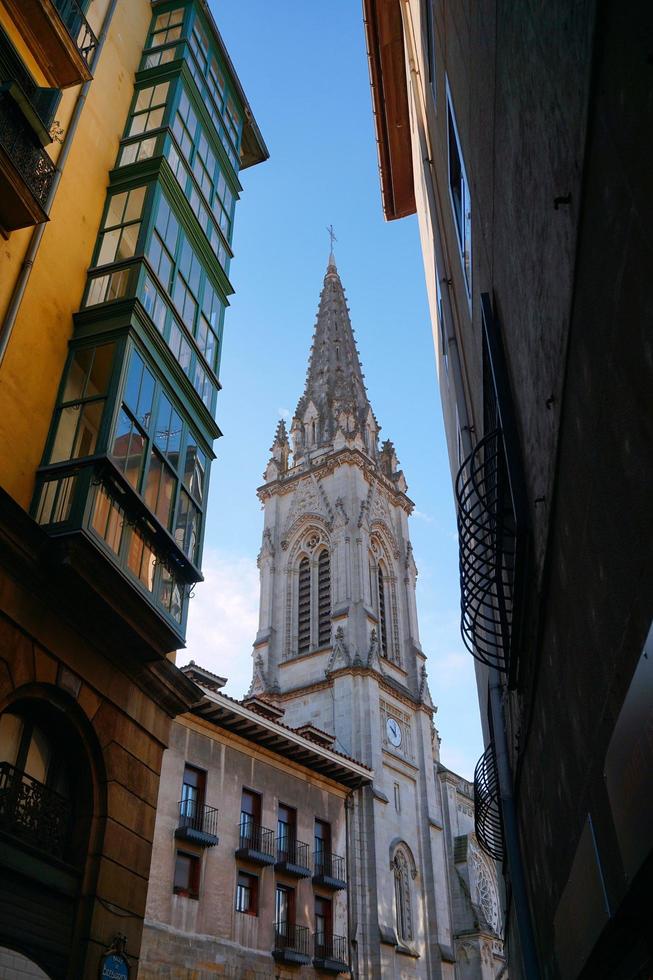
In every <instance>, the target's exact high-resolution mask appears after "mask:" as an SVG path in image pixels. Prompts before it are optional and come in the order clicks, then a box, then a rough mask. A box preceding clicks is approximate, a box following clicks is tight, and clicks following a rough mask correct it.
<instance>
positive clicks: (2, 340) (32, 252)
mask: <svg viewBox="0 0 653 980" xmlns="http://www.w3.org/2000/svg"><path fill="white" fill-rule="evenodd" d="M117 3H118V0H110V3H109V6H108V8H107V12H106V14H105V15H104V20H103V22H102V29H101V31H100V34H99V37H98V43H97V48H96V49H95V55H94V57H93V66H94V67H95V65H97V63H98V61H99V60H100V55H101V53H102V48H103V47H104V42H105V41H106V38H107V35H108V33H109V27H110V25H111V19H112V17H113V14H114V11H115V9H116V6H117ZM92 81H93V79H90V80H89V81H88V82H84V84H83V85H82V87H81V89H80V90H79V95H78V96H77V101H76V102H75V106H74V108H73V111H72V115H71V117H70V122H69V123H68V129H67V131H66V136H65V138H64V141H63V145H62V147H61V152H60V153H59V157H58V158H57V162H56V165H55V174H54V179H53V181H52V186H51V187H50V193H49V194H48V198H47V201H46V203H45V210H46V211H47V212H48V213H49V212H50V208H51V207H52V204H53V202H54V197H55V194H56V193H57V188H58V187H59V184H60V183H61V177H62V173H63V168H64V166H65V164H66V160H67V159H68V154H69V153H70V148H71V146H72V144H73V140H74V138H75V133H76V131H77V126H78V125H79V120H80V117H81V114H82V111H83V109H84V105H85V104H86V97H87V95H88V90H89V88H90V86H91V82H92ZM46 226H47V222H45V221H44V222H42V223H41V224H40V225H37V226H36V228H35V229H34V231H33V232H32V237H31V238H30V243H29V245H28V247H27V252H26V253H25V258H24V259H23V262H22V265H21V267H20V272H19V273H18V278H17V279H16V283H15V285H14V288H13V291H12V293H11V299H10V300H9V305H8V306H7V312H6V313H5V316H4V319H3V321H2V326H0V366H1V365H2V362H3V360H4V356H5V354H6V352H7V347H8V346H9V341H10V340H11V335H12V333H13V330H14V326H15V325H16V318H17V317H18V311H19V309H20V304H21V303H22V301H23V297H24V295H25V290H26V289H27V283H28V282H29V277H30V276H31V274H32V269H33V268H34V261H35V259H36V254H37V252H38V250H39V247H40V245H41V239H42V238H43V235H44V233H45V229H46Z"/></svg>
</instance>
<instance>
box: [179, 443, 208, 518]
mask: <svg viewBox="0 0 653 980" xmlns="http://www.w3.org/2000/svg"><path fill="white" fill-rule="evenodd" d="M205 473H206V456H205V455H204V453H203V452H202V450H201V449H200V448H199V447H198V446H197V445H195V444H194V443H189V445H188V446H187V447H186V462H185V466H184V482H185V484H186V486H187V487H188V489H189V490H190V492H191V493H192V494H193V496H194V497H195V499H196V500H198V501H199V502H200V503H202V498H203V495H204V475H205Z"/></svg>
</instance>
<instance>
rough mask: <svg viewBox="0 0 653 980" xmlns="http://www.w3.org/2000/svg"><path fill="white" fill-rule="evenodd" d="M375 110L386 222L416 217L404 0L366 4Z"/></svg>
mask: <svg viewBox="0 0 653 980" xmlns="http://www.w3.org/2000/svg"><path fill="white" fill-rule="evenodd" d="M363 22H364V25H365V41H366V45H367V61H368V68H369V73H370V88H371V90H372V112H373V115H374V128H375V131H376V146H377V153H378V160H379V175H380V179H381V197H382V201H383V214H384V216H385V218H386V220H387V221H393V220H394V219H396V218H404V217H406V216H407V215H409V214H415V211H416V204H415V185H414V180H413V157H412V147H411V136H410V116H409V110H408V86H407V82H406V59H405V54H404V39H403V29H402V22H401V6H400V0H363Z"/></svg>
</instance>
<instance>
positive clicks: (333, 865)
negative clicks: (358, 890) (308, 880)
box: [313, 851, 347, 884]
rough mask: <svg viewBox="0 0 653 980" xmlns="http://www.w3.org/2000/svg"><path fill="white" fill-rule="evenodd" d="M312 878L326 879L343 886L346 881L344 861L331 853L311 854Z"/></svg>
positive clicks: (317, 852) (318, 852) (319, 852)
mask: <svg viewBox="0 0 653 980" xmlns="http://www.w3.org/2000/svg"><path fill="white" fill-rule="evenodd" d="M313 876H314V877H315V878H326V879H330V880H331V881H334V882H336V881H337V882H341V883H342V884H344V883H345V882H346V881H347V877H346V868H345V859H344V858H343V857H340V855H339V854H332V853H331V851H315V852H314V853H313Z"/></svg>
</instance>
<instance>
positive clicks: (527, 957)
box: [401, 0, 540, 980]
mask: <svg viewBox="0 0 653 980" xmlns="http://www.w3.org/2000/svg"><path fill="white" fill-rule="evenodd" d="M401 13H402V22H403V27H404V38H405V41H406V51H407V55H408V61H409V68H410V76H411V83H412V88H413V93H414V95H415V100H414V104H415V109H416V113H415V118H416V124H417V131H418V135H419V152H420V156H421V158H422V162H423V165H424V171H425V180H424V186H425V188H426V196H427V199H428V207H429V213H430V217H431V225H432V228H433V244H434V252H435V264H436V269H435V270H434V272H435V274H436V275H437V270H438V269H440V270H442V272H443V274H444V278H443V281H442V283H441V286H445V285H447V286H448V285H449V277H448V276H447V275H446V272H445V270H446V269H449V268H450V265H449V263H448V262H445V256H444V247H443V242H442V236H441V234H440V225H439V221H438V216H439V214H441V213H442V211H441V209H439V208H438V206H437V204H438V202H437V201H436V195H435V188H434V184H435V182H434V180H433V179H432V171H431V168H432V162H431V154H430V151H429V145H428V140H427V135H426V125H425V116H426V109H425V106H424V101H423V93H422V84H421V78H420V73H419V71H418V68H417V59H416V56H415V39H414V36H413V32H412V24H411V19H410V0H403V2H402V5H401ZM440 294H441V299H442V305H443V307H444V310H445V319H446V321H447V322H448V323H449V324H451V329H452V330H453V332H454V335H455V331H456V323H457V320H456V319H455V318H454V316H453V308H452V304H451V297H450V294H449V290H448V288H447V289H444V288H443V289H441V290H440ZM454 351H455V356H454V357H453V358H452V362H453V363H452V367H453V374H454V391H455V395H456V399H455V400H456V407H457V409H458V418H459V421H460V424H461V442H462V444H463V456H464V457H467V456H468V455H469V454H470V453H471V452H472V450H473V448H474V445H473V442H472V437H471V436H472V432H473V431H474V427H473V419H472V418H471V417H470V414H469V412H468V408H467V405H468V401H467V398H466V397H465V389H466V385H465V378H464V375H463V366H462V364H461V359H460V347H459V345H458V341H457V338H456V337H455V336H454ZM488 690H489V699H490V716H491V719H492V728H493V736H494V749H495V757H496V765H497V777H498V781H499V794H500V797H501V812H502V816H503V831H504V837H505V845H506V856H507V862H508V871H509V875H510V883H511V887H512V893H513V896H514V902H515V914H516V918H517V927H518V930H519V940H520V946H521V954H522V961H523V967H524V976H525V977H526V978H527V980H538V978H539V976H540V971H539V965H538V957H537V949H536V945H535V937H534V933H533V924H532V920H531V914H530V906H529V902H528V894H527V890H526V880H525V876H524V865H523V861H522V855H521V847H520V844H519V830H518V822H517V811H516V807H515V800H514V796H513V791H512V773H511V770H510V756H509V753H508V738H507V735H506V725H505V720H504V713H503V690H502V685H501V675H500V674H499V671H498V670H496V668H490V671H489V677H488Z"/></svg>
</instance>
